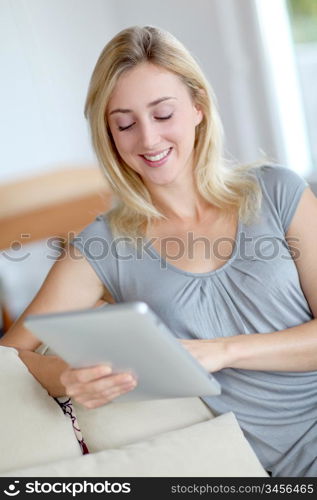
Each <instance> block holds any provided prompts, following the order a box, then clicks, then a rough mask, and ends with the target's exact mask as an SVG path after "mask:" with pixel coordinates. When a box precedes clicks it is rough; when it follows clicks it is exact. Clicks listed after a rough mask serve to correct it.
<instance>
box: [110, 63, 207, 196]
mask: <svg viewBox="0 0 317 500" xmlns="http://www.w3.org/2000/svg"><path fill="white" fill-rule="evenodd" d="M202 117H203V115H202V112H201V111H200V110H199V109H197V107H196V106H195V105H194V103H193V102H192V99H191V96H190V94H189V91H188V89H187V87H186V86H185V85H184V84H183V83H182V82H181V80H180V79H179V78H178V77H177V76H176V75H174V74H173V73H171V72H170V71H167V70H165V69H164V68H161V67H159V66H155V65H153V64H150V63H144V64H140V65H138V66H136V67H135V68H133V69H131V70H128V71H127V72H126V73H123V74H122V75H121V76H120V78H119V80H118V82H117V85H116V87H115V90H114V92H113V94H112V96H111V99H110V101H109V106H108V110H107V120H108V123H109V127H110V130H111V134H112V137H113V140H114V143H115V145H116V148H117V150H118V153H119V155H120V156H121V158H122V159H123V160H124V161H125V162H126V163H127V165H129V166H130V167H131V168H132V169H133V170H135V172H138V173H139V174H140V175H141V177H142V179H143V181H144V183H145V184H146V185H148V186H149V187H150V186H151V184H152V185H153V184H154V185H166V184H171V183H174V182H176V181H177V180H179V179H180V178H181V177H182V176H184V175H192V168H193V164H192V160H193V147H194V141H195V128H196V126H197V125H198V124H199V123H200V122H201V120H202Z"/></svg>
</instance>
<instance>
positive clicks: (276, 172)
mask: <svg viewBox="0 0 317 500" xmlns="http://www.w3.org/2000/svg"><path fill="white" fill-rule="evenodd" d="M258 176H259V178H260V182H261V184H262V188H263V190H264V191H266V193H267V195H268V196H269V197H270V199H271V201H272V203H273V205H274V207H275V209H276V211H277V214H278V216H279V219H280V221H281V225H282V227H283V230H284V234H285V233H287V231H288V228H289V226H290V223H291V221H292V219H293V216H294V214H295V211H296V208H297V206H298V203H299V201H300V198H301V196H302V194H303V191H304V190H305V188H306V187H307V186H308V185H309V184H308V182H307V181H306V180H305V179H303V178H302V177H301V176H300V175H298V174H297V173H296V172H294V171H293V170H290V169H289V168H285V167H280V166H271V165H265V166H262V167H260V169H259V174H258Z"/></svg>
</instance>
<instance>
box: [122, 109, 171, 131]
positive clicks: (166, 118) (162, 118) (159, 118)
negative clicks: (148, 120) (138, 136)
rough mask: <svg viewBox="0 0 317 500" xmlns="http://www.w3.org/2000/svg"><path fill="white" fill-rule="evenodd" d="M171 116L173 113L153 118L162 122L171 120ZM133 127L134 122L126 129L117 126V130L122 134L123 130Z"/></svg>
mask: <svg viewBox="0 0 317 500" xmlns="http://www.w3.org/2000/svg"><path fill="white" fill-rule="evenodd" d="M172 116H173V113H171V114H170V115H168V116H156V117H154V118H155V119H156V120H159V121H161V120H162V121H163V120H169V119H170V118H172ZM133 125H135V122H133V123H131V125H128V126H127V127H120V126H118V130H119V131H120V132H124V131H125V130H129V129H131V127H133Z"/></svg>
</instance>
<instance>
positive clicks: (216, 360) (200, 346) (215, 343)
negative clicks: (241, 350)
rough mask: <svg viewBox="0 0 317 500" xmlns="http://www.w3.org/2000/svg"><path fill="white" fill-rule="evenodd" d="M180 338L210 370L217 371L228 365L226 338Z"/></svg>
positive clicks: (193, 354) (184, 345) (192, 353)
mask: <svg viewBox="0 0 317 500" xmlns="http://www.w3.org/2000/svg"><path fill="white" fill-rule="evenodd" d="M178 340H179V341H180V343H181V344H182V345H183V347H185V349H187V351H188V352H190V354H191V355H192V356H193V357H194V358H195V359H196V360H197V361H198V362H199V363H200V364H201V365H202V366H203V367H204V368H205V370H207V371H208V372H210V373H212V372H217V371H219V370H222V369H223V368H225V367H226V366H228V365H227V358H228V353H227V345H228V344H227V343H226V342H225V341H224V339H222V338H218V339H206V340H205V339H204V340H201V339H199V340H196V339H195V340H188V339H178Z"/></svg>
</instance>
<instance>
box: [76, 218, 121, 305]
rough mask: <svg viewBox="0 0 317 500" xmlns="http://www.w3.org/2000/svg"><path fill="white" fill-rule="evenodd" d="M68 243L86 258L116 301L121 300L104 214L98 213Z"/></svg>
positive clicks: (110, 235) (116, 265)
mask: <svg viewBox="0 0 317 500" xmlns="http://www.w3.org/2000/svg"><path fill="white" fill-rule="evenodd" d="M70 244H71V245H73V246H75V247H76V248H77V249H78V250H79V251H80V252H81V253H82V254H83V255H84V256H85V257H86V259H87V260H88V262H89V263H90V265H91V266H92V268H93V269H94V271H95V272H96V274H97V276H98V277H99V279H100V280H101V281H102V283H103V284H104V285H105V287H106V288H107V289H108V290H109V292H110V293H111V295H112V296H113V298H114V299H115V300H116V301H117V302H121V294H120V290H119V283H118V261H117V259H116V254H115V247H114V244H113V237H112V233H111V230H110V228H109V225H108V222H107V220H106V217H105V215H99V216H98V217H96V219H95V220H94V221H93V222H92V223H91V224H89V225H88V226H87V227H85V228H84V229H83V230H82V232H81V233H79V234H78V235H77V236H75V237H74V238H73V239H72V240H71V241H70Z"/></svg>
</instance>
